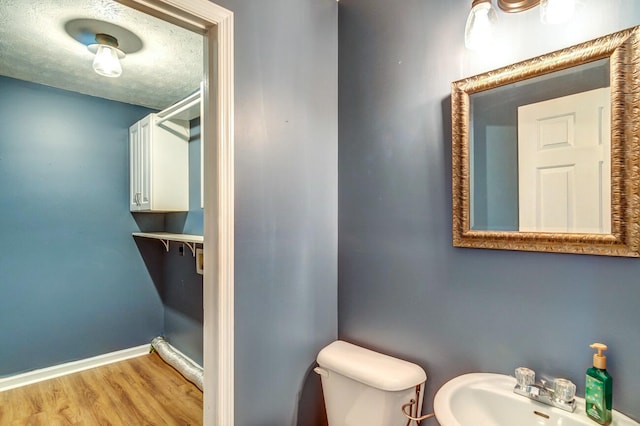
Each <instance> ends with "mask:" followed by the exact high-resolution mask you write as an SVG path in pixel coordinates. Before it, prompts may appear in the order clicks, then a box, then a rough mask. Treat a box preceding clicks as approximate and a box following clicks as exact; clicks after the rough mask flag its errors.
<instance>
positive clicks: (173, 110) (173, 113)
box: [156, 90, 202, 124]
mask: <svg viewBox="0 0 640 426" xmlns="http://www.w3.org/2000/svg"><path fill="white" fill-rule="evenodd" d="M201 93H202V90H198V91H197V92H195V93H193V94H192V95H189V96H187V97H186V98H185V99H183V100H181V101H179V102H176V103H175V104H173V105H171V106H170V107H168V108H165V109H163V110H162V111H160V112H159V113H157V114H156V115H157V116H158V121H157V123H158V124H160V123H162V122H164V121H167V120H187V121H189V120H193V119H194V118H196V117H200V100H201Z"/></svg>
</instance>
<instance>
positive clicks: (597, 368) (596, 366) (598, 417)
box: [584, 343, 613, 425]
mask: <svg viewBox="0 0 640 426" xmlns="http://www.w3.org/2000/svg"><path fill="white" fill-rule="evenodd" d="M589 347H591V348H594V349H597V350H598V353H597V354H594V355H593V367H591V368H589V369H588V370H587V382H586V387H585V391H584V399H585V403H586V410H587V416H589V418H591V419H592V420H594V421H595V422H597V423H599V424H601V425H608V424H611V405H612V404H611V402H612V385H613V379H612V378H611V376H610V375H609V373H607V357H606V356H604V355H602V351H606V350H607V349H608V348H607V345H604V344H602V343H594V344H592V345H591V346H589Z"/></svg>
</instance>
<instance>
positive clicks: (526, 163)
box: [469, 59, 611, 234]
mask: <svg viewBox="0 0 640 426" xmlns="http://www.w3.org/2000/svg"><path fill="white" fill-rule="evenodd" d="M609 86H610V84H609V59H601V60H598V61H594V62H589V63H586V64H583V65H579V66H576V67H573V68H570V69H567V70H561V71H556V72H553V73H550V74H546V75H542V76H538V77H535V78H531V79H528V80H524V81H521V82H516V83H512V84H508V85H505V86H500V87H496V88H493V89H491V90H487V91H483V92H479V93H474V94H472V95H470V97H469V98H470V99H469V102H470V117H471V119H470V120H471V121H470V132H469V147H470V180H471V181H470V203H471V218H470V220H471V229H476V230H496V231H526V232H536V231H545V232H585V233H604V234H608V233H610V232H611V208H610V199H611V198H610V187H611V183H610V167H608V166H609V164H610V160H609V158H610V155H609V153H610V143H609V141H610V127H609V122H610V109H609V105H610V94H609V92H610V90H609Z"/></svg>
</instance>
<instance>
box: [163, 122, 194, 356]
mask: <svg viewBox="0 0 640 426" xmlns="http://www.w3.org/2000/svg"><path fill="white" fill-rule="evenodd" d="M200 130H201V127H200V119H195V120H193V121H192V122H191V138H190V140H189V211H188V212H186V213H168V214H167V215H166V220H165V230H166V231H168V232H176V233H180V234H193V235H202V234H203V225H204V223H203V209H202V208H201V207H200V154H201V152H200V145H201V138H200ZM169 248H170V250H169V252H165V253H164V254H163V261H162V264H161V265H162V273H161V275H162V277H161V280H162V292H161V294H162V301H163V304H164V336H165V337H166V339H167V341H169V343H171V344H172V345H173V346H174V347H175V348H177V349H178V350H180V351H181V352H182V353H184V354H185V355H187V356H188V357H190V358H191V359H192V360H194V361H195V362H197V363H199V364H200V365H203V344H204V342H203V333H202V327H203V320H204V311H203V304H202V303H203V299H202V275H198V274H197V273H196V265H195V258H194V257H193V253H192V252H191V250H190V249H189V248H188V247H187V246H185V247H184V251H183V252H182V253H180V244H176V243H174V244H170V245H169ZM156 249H158V247H156ZM161 249H162V251H163V252H164V247H162V248H161ZM151 250H153V249H152V248H151Z"/></svg>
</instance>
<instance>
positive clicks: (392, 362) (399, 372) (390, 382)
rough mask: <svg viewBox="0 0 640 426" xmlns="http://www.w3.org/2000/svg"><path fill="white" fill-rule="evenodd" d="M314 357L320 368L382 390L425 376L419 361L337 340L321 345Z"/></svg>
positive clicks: (402, 387) (419, 380) (407, 385)
mask: <svg viewBox="0 0 640 426" xmlns="http://www.w3.org/2000/svg"><path fill="white" fill-rule="evenodd" d="M316 361H318V364H319V365H320V367H322V368H326V369H328V370H332V371H335V372H336V373H339V374H341V375H343V376H346V377H349V378H350V379H353V380H356V381H358V382H361V383H364V384H366V385H368V386H371V387H374V388H377V389H381V390H385V391H401V390H405V389H408V388H410V387H413V386H416V385H419V384H421V383H424V382H425V381H426V380H427V375H426V373H425V372H424V370H423V369H422V368H421V367H420V366H419V365H416V364H414V363H411V362H408V361H404V360H401V359H398V358H394V357H391V356H389V355H384V354H381V353H378V352H374V351H372V350H369V349H365V348H363V347H360V346H356V345H354V344H352V343H347V342H344V341H341V340H336V341H335V342H333V343H331V344H330V345H328V346H326V347H325V348H323V349H322V350H321V351H320V353H318V357H317V359H316Z"/></svg>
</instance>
